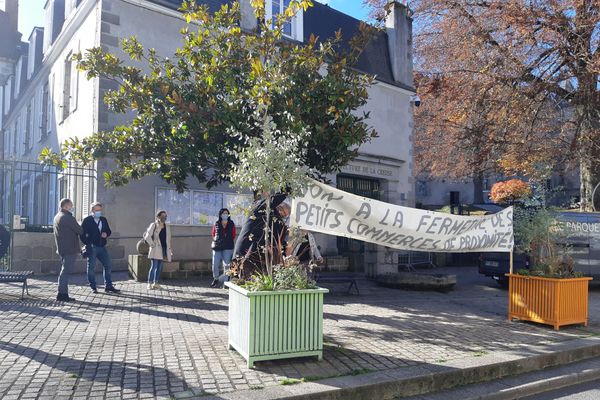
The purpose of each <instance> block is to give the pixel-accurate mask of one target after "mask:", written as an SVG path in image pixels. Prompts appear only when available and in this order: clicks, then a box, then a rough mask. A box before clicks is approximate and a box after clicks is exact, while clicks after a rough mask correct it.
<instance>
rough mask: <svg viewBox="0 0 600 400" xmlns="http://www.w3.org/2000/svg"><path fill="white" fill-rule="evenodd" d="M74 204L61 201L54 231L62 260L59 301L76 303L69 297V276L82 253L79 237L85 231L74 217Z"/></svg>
mask: <svg viewBox="0 0 600 400" xmlns="http://www.w3.org/2000/svg"><path fill="white" fill-rule="evenodd" d="M73 212H74V208H73V202H72V201H71V200H69V199H62V200H61V201H60V211H59V212H58V214H56V216H55V217H54V223H53V228H54V229H53V230H54V240H55V241H56V252H57V253H58V255H59V256H60V259H61V268H60V273H59V274H58V294H57V296H56V300H58V301H74V300H75V299H74V298H72V297H69V274H70V273H72V272H73V269H74V267H75V261H76V260H77V256H79V254H80V252H81V248H80V247H79V236H80V235H81V234H82V233H83V229H81V226H79V224H78V223H77V220H76V219H75V217H74V216H73Z"/></svg>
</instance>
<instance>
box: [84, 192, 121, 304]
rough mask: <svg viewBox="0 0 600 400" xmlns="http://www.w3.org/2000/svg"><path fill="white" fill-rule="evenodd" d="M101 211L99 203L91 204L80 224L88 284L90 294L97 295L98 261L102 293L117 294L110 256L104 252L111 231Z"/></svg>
mask: <svg viewBox="0 0 600 400" xmlns="http://www.w3.org/2000/svg"><path fill="white" fill-rule="evenodd" d="M102 211H103V207H102V204H101V203H97V202H96V203H92V205H91V206H90V215H88V216H87V217H86V218H85V219H84V220H83V222H82V223H81V227H82V228H83V235H81V241H82V242H83V244H84V245H85V246H86V253H87V277H88V283H89V285H90V288H91V289H92V292H94V293H98V289H97V288H96V274H95V272H94V269H95V268H96V260H99V261H100V262H101V263H102V268H103V271H104V274H103V275H104V291H105V292H107V293H119V292H120V290H118V289H116V288H115V287H114V285H113V281H112V275H111V272H112V261H111V259H110V254H108V251H107V250H106V243H107V240H108V238H109V237H110V235H111V230H110V226H108V220H107V219H106V218H105V217H103V216H102ZM84 256H85V255H84Z"/></svg>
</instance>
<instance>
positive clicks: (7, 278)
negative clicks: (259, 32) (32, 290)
mask: <svg viewBox="0 0 600 400" xmlns="http://www.w3.org/2000/svg"><path fill="white" fill-rule="evenodd" d="M31 275H33V271H18V272H7V271H5V272H0V283H13V282H23V291H22V292H21V299H23V298H24V297H25V292H27V296H29V288H28V287H27V278H29V277H30V276H31Z"/></svg>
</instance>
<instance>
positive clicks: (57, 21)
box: [44, 0, 65, 54]
mask: <svg viewBox="0 0 600 400" xmlns="http://www.w3.org/2000/svg"><path fill="white" fill-rule="evenodd" d="M64 22H65V0H48V1H47V2H46V6H45V7H44V54H45V53H46V51H47V50H48V49H49V48H50V46H52V44H53V43H54V41H55V40H56V38H57V37H58V35H59V34H60V31H61V30H62V26H63V23H64Z"/></svg>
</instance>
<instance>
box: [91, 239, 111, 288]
mask: <svg viewBox="0 0 600 400" xmlns="http://www.w3.org/2000/svg"><path fill="white" fill-rule="evenodd" d="M89 248H90V249H89V253H90V255H89V257H88V259H87V277H88V282H89V284H90V287H91V288H92V289H96V273H95V272H94V268H96V259H98V260H99V261H100V262H101V263H102V267H103V270H104V287H105V288H109V287H112V285H113V282H112V276H111V272H112V261H111V260H110V255H109V254H108V251H107V250H106V247H104V246H94V245H90V246H89Z"/></svg>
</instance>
